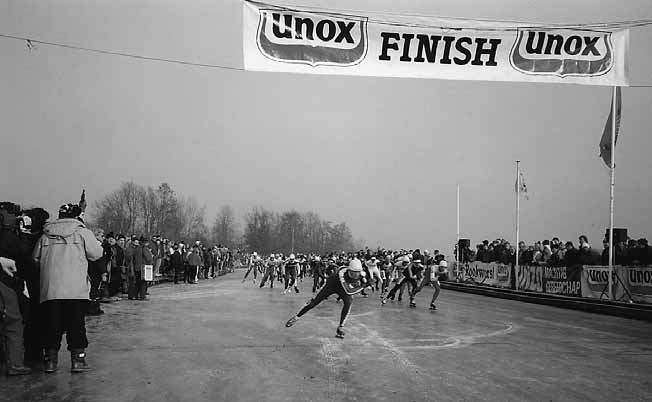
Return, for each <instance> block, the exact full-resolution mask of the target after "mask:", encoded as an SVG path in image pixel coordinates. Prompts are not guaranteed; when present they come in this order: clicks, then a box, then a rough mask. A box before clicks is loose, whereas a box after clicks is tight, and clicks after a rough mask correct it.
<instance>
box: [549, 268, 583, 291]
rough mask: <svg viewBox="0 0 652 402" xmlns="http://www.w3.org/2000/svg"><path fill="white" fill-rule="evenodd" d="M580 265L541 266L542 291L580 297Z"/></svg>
mask: <svg viewBox="0 0 652 402" xmlns="http://www.w3.org/2000/svg"><path fill="white" fill-rule="evenodd" d="M581 277H582V266H581V265H575V266H572V267H543V292H544V293H548V294H555V295H563V296H574V297H580V296H581V295H582V286H581Z"/></svg>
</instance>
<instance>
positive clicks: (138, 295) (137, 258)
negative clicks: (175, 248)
mask: <svg viewBox="0 0 652 402" xmlns="http://www.w3.org/2000/svg"><path fill="white" fill-rule="evenodd" d="M145 265H152V266H153V265H154V256H153V255H152V252H151V250H150V249H149V240H148V239H147V238H145V237H142V236H141V238H140V239H138V246H137V247H136V248H135V250H134V253H133V258H132V260H131V269H132V271H133V275H131V276H130V282H129V300H146V294H147V281H145Z"/></svg>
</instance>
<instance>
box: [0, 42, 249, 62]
mask: <svg viewBox="0 0 652 402" xmlns="http://www.w3.org/2000/svg"><path fill="white" fill-rule="evenodd" d="M0 38H7V39H15V40H20V41H25V43H26V44H27V48H28V49H29V50H30V51H32V50H35V49H36V47H35V46H34V44H41V45H47V46H55V47H61V48H65V49H74V50H80V51H84V52H92V53H99V54H107V55H112V56H121V57H128V58H132V59H139V60H149V61H159V62H165V63H174V64H182V65H186V66H196V67H207V68H219V69H224V70H235V71H244V68H241V67H231V66H224V65H219V64H207V63H196V62H191V61H185V60H175V59H165V58H160V57H151V56H143V55H139V54H133V53H125V52H115V51H111V50H102V49H94V48H90V47H83V46H76V45H69V44H66V43H58V42H49V41H44V40H38V39H32V38H26V37H21V36H14V35H6V34H0Z"/></svg>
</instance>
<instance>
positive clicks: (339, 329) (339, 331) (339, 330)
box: [335, 325, 344, 339]
mask: <svg viewBox="0 0 652 402" xmlns="http://www.w3.org/2000/svg"><path fill="white" fill-rule="evenodd" d="M335 337H337V338H340V339H344V329H343V328H342V326H341V325H340V326H339V327H337V332H336V333H335Z"/></svg>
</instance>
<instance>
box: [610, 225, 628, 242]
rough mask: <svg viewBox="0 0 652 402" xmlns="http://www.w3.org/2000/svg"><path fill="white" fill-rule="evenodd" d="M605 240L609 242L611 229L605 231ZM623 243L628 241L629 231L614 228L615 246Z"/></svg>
mask: <svg viewBox="0 0 652 402" xmlns="http://www.w3.org/2000/svg"><path fill="white" fill-rule="evenodd" d="M604 238H605V240H607V241H609V228H607V229H606V230H605V232H604ZM621 241H627V229H623V228H614V244H616V243H620V242H621Z"/></svg>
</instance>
